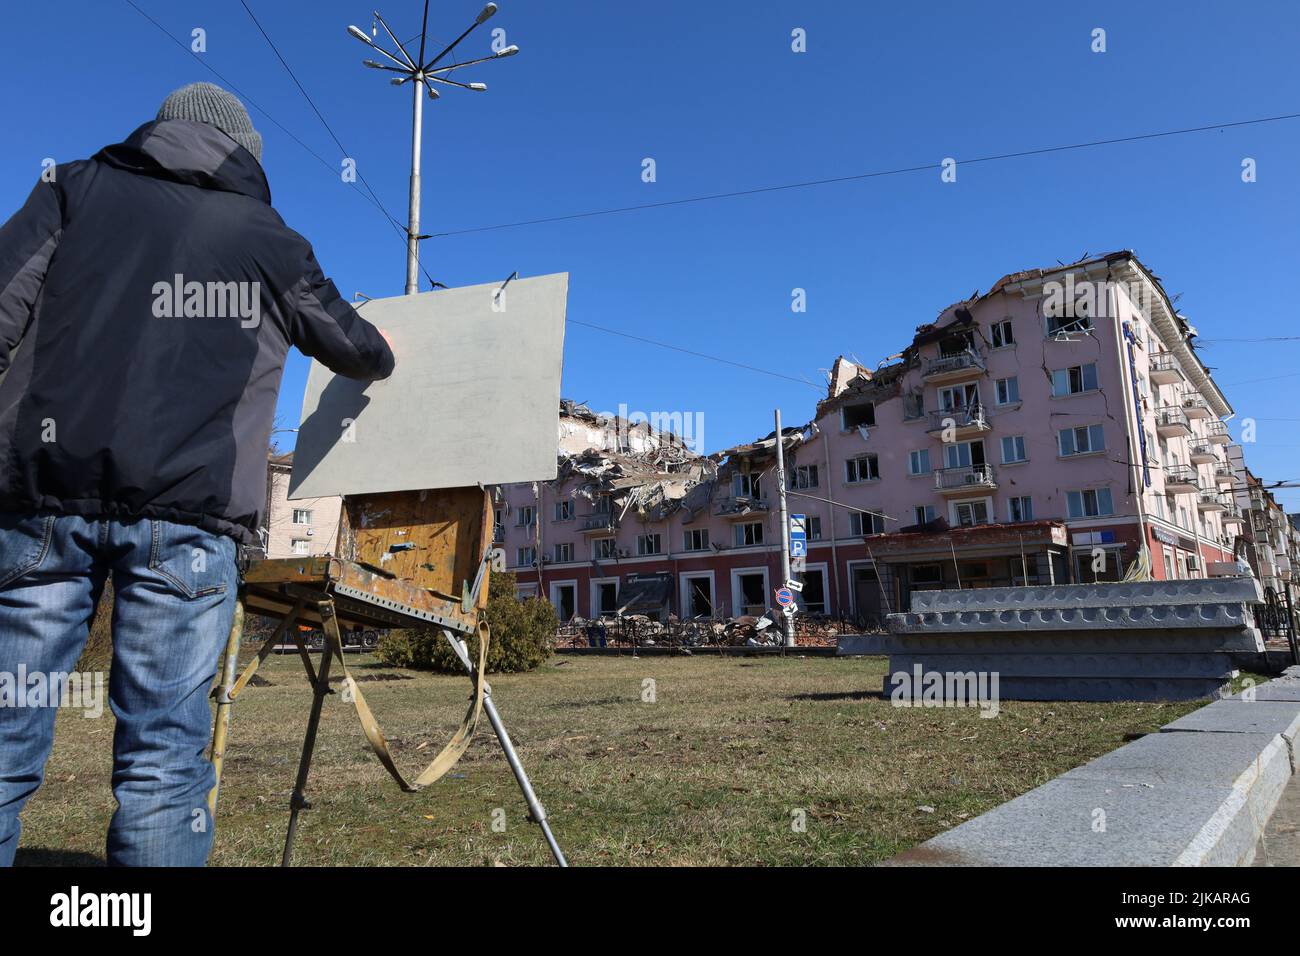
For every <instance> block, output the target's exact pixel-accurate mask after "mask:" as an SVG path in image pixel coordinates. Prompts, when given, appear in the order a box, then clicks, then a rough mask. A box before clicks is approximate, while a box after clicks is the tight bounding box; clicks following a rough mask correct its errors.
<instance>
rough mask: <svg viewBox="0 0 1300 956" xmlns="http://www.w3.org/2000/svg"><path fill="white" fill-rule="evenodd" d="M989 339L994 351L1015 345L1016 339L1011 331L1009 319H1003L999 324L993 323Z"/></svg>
mask: <svg viewBox="0 0 1300 956" xmlns="http://www.w3.org/2000/svg"><path fill="white" fill-rule="evenodd" d="M989 337H990V338H991V339H992V341H993V348H995V349H1000V348H1004V347H1006V346H1008V345H1015V344H1016V337H1015V335H1014V334H1013V333H1012V331H1011V320H1010V319H1003V320H1002V321H1001V322H994V323H993V327H992V328H991V329H990V330H989Z"/></svg>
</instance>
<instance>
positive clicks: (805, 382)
mask: <svg viewBox="0 0 1300 956" xmlns="http://www.w3.org/2000/svg"><path fill="white" fill-rule="evenodd" d="M566 321H567V323H568V324H569V325H581V326H583V327H584V328H588V329H595V330H596V331H597V332H605V333H608V334H609V335H618V336H622V337H623V338H625V339H633V340H634V341H637V342H644V343H645V344H646V345H654V346H658V347H659V348H661V349H671V350H672V351H674V352H681V353H683V354H684V355H693V356H695V357H696V358H702V359H708V360H709V361H710V362H721V363H722V364H723V365H730V366H732V367H734V368H743V369H747V370H748V371H751V372H758V373H759V374H761V375H770V376H772V378H781V379H785V380H786V381H787V382H796V383H798V384H799V385H807V386H808V387H809V388H814V389H817V391H821V387H820V386H818V385H816V384H814V383H813V382H810V381H808V380H807V379H804V378H795V377H794V376H793V375H783V374H781V373H780V372H773V371H772V370H771V369H767V368H759V367H758V366H757V365H746V364H744V363H743V362H733V361H732V360H731V359H728V358H723V357H722V356H720V355H709V354H707V353H705V352H696V351H694V350H693V349H685V348H682V347H681V346H680V345H673V344H672V343H671V342H659V341H657V340H655V339H647V338H645V337H643V336H640V335H632V334H631V333H630V332H620V331H619V330H618V329H609V328H606V327H605V326H603V325H593V324H592V323H590V322H579V321H578V320H577V319H567V320H566Z"/></svg>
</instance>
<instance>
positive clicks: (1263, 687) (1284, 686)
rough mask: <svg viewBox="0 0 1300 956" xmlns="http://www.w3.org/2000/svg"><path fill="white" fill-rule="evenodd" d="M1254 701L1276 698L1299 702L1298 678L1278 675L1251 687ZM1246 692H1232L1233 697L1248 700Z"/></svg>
mask: <svg viewBox="0 0 1300 956" xmlns="http://www.w3.org/2000/svg"><path fill="white" fill-rule="evenodd" d="M1251 693H1252V694H1253V696H1254V698H1255V700H1256V701H1261V700H1265V701H1267V700H1278V701H1293V702H1300V680H1297V679H1295V678H1292V677H1285V676H1284V677H1279V678H1278V679H1277V680H1271V681H1268V682H1267V683H1264V684H1260V685H1259V686H1258V687H1254V688H1252V689H1251ZM1246 695H1247V692H1246V691H1242V692H1241V693H1238V694H1234V695H1233V699H1236V700H1243V701H1245V700H1248V699H1249V698H1248V697H1247V696H1246Z"/></svg>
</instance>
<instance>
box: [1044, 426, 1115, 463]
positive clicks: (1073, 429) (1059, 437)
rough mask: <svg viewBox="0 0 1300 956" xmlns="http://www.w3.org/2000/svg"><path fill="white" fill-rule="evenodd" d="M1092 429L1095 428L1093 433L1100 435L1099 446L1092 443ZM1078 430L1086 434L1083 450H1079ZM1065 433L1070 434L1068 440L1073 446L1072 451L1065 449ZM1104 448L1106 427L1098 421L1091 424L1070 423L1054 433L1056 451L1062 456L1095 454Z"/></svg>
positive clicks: (1071, 456) (1072, 456)
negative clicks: (1086, 443) (1086, 441)
mask: <svg viewBox="0 0 1300 956" xmlns="http://www.w3.org/2000/svg"><path fill="white" fill-rule="evenodd" d="M1093 429H1096V432H1095V434H1096V435H1098V436H1100V440H1101V446H1100V447H1097V448H1094V447H1093V444H1092V442H1093V435H1094V431H1093ZM1080 431H1082V432H1083V433H1084V434H1086V435H1087V436H1088V447H1087V448H1086V449H1084V450H1083V451H1080V450H1079V440H1078V432H1080ZM1066 434H1069V436H1070V442H1071V444H1072V445H1073V446H1074V451H1066V450H1065V442H1064V438H1065V435H1066ZM1105 450H1106V429H1105V428H1104V427H1102V425H1101V423H1099V422H1098V423H1094V424H1091V425H1071V426H1070V427H1069V428H1062V429H1060V430H1058V431H1057V433H1056V453H1057V454H1058V455H1060V456H1061V457H1062V458H1074V457H1076V456H1078V455H1095V454H1099V453H1100V452H1104V451H1105Z"/></svg>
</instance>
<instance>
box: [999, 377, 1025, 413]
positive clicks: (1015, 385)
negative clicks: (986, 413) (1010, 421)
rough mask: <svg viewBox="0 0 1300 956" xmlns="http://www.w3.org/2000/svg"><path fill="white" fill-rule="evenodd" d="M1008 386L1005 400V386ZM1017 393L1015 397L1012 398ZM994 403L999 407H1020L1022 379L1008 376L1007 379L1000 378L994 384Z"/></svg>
mask: <svg viewBox="0 0 1300 956" xmlns="http://www.w3.org/2000/svg"><path fill="white" fill-rule="evenodd" d="M1004 385H1005V386H1006V393H1007V394H1006V397H1005V398H1003V395H1002V392H1003V386H1004ZM1013 391H1014V392H1015V393H1016V394H1015V397H1014V398H1013V397H1012V396H1011V393H1012V392H1013ZM993 401H994V404H996V405H999V406H1006V405H1019V404H1020V377H1019V376H1018V375H1008V376H1007V377H1006V378H999V379H996V380H995V381H994V382H993Z"/></svg>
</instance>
